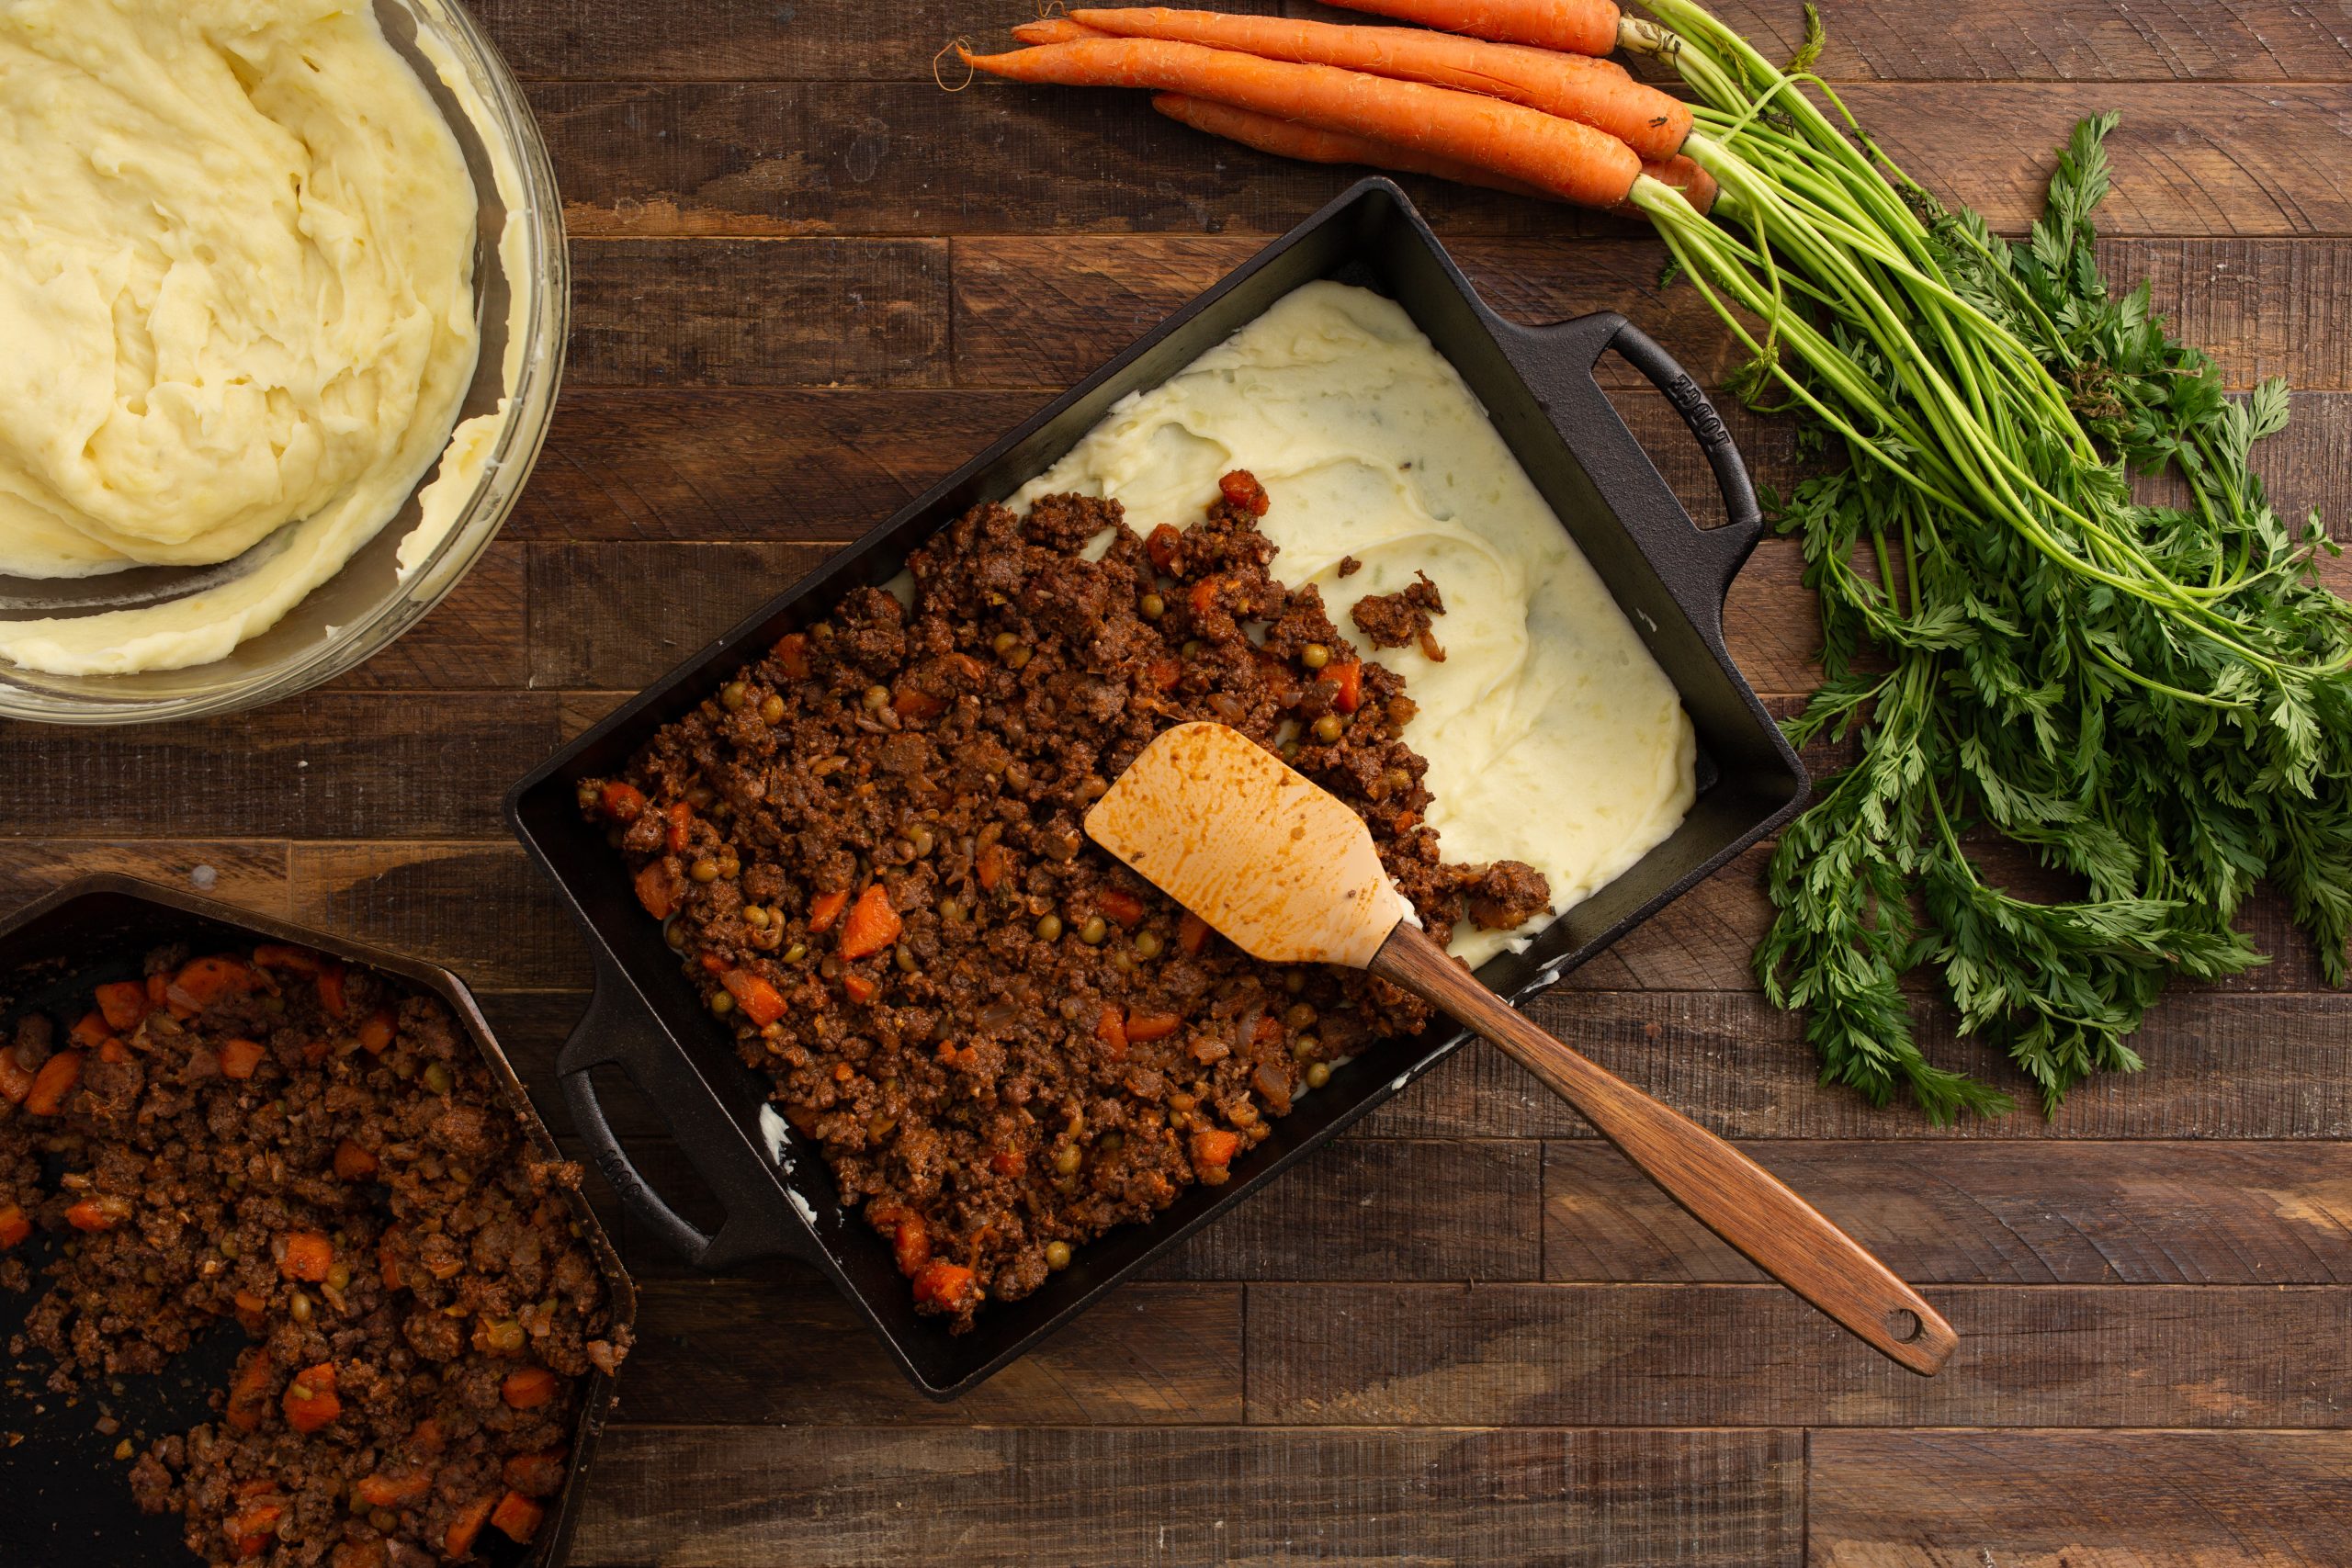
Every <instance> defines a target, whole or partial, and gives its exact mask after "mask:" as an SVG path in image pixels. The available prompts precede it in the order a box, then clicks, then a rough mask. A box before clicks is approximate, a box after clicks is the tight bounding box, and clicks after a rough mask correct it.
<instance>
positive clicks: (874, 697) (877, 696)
mask: <svg viewBox="0 0 2352 1568" xmlns="http://www.w3.org/2000/svg"><path fill="white" fill-rule="evenodd" d="M859 700H860V701H862V702H864V703H865V706H866V709H867V711H869V712H872V713H880V712H881V711H882V710H883V709H884V708H887V707H888V706H889V705H890V688H889V687H888V686H868V687H866V688H865V696H864V697H862V698H861V699H859Z"/></svg>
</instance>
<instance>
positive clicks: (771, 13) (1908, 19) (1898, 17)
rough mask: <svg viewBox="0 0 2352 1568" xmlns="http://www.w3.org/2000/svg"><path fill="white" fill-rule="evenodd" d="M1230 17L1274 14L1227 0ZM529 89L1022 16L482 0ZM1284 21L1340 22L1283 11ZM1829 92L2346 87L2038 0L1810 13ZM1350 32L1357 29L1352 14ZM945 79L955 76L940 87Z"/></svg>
mask: <svg viewBox="0 0 2352 1568" xmlns="http://www.w3.org/2000/svg"><path fill="white" fill-rule="evenodd" d="M1222 8H1223V9H1226V10H1230V11H1278V10H1283V9H1284V7H1283V6H1279V5H1275V4H1273V3H1272V0H1234V3H1233V4H1230V5H1227V6H1223V7H1222ZM475 9H476V11H477V12H478V13H479V14H480V16H481V19H482V21H483V23H484V25H485V26H486V27H488V28H489V29H490V31H491V34H492V37H493V38H495V39H497V41H498V45H499V47H500V49H501V50H503V51H504V52H505V55H506V58H507V60H508V62H510V63H511V64H513V66H514V67H515V70H516V72H517V73H520V74H522V75H523V76H525V77H526V78H530V79H536V80H568V81H629V82H652V81H670V82H760V81H774V82H848V81H904V82H924V83H928V82H930V81H931V62H932V56H933V53H934V52H935V51H937V50H938V49H939V46H940V44H941V43H942V42H943V41H944V40H945V39H948V38H950V37H952V36H954V35H955V34H956V33H959V32H964V33H970V34H973V35H975V36H977V37H983V38H984V37H986V36H989V30H990V29H994V28H1002V27H1010V26H1011V25H1012V23H1014V22H1017V21H1024V20H1026V19H1027V18H1028V17H1029V16H1030V15H1031V14H1032V10H1031V8H1030V7H1029V6H1018V5H1014V6H991V7H978V8H976V7H974V6H969V5H967V4H962V3H960V0H958V3H953V4H950V3H945V0H915V3H914V4H912V5H907V6H889V7H876V6H844V5H839V4H821V3H814V0H801V3H799V4H796V5H777V4H775V0H710V3H709V4H707V5H705V6H701V7H700V8H699V9H698V10H697V11H696V13H695V26H694V27H693V28H691V29H684V28H677V27H675V26H674V25H673V12H672V11H671V10H670V9H669V8H668V7H667V6H663V5H662V4H661V3H660V0H591V3H585V4H575V5H570V6H548V5H545V4H542V3H539V0H481V4H480V5H478V6H476V7H475ZM1288 9H1289V10H1290V11H1291V12H1292V13H1293V14H1295V15H1303V16H1304V15H1312V16H1319V17H1340V16H1342V15H1350V14H1347V13H1340V12H1336V11H1330V10H1328V9H1325V8H1321V7H1317V6H1313V5H1312V4H1311V3H1310V0H1294V3H1293V4H1292V5H1291V6H1289V7H1288ZM1713 10H1714V12H1715V14H1716V15H1717V16H1719V17H1722V18H1723V19H1724V21H1725V22H1727V23H1729V24H1730V25H1731V26H1733V27H1734V28H1738V29H1739V30H1740V31H1741V32H1743V33H1745V34H1746V35H1747V37H1748V38H1750V39H1753V40H1755V43H1756V46H1757V47H1758V49H1760V50H1762V51H1764V52H1765V53H1766V54H1768V55H1770V56H1771V57H1773V58H1774V59H1785V58H1787V57H1788V56H1789V55H1790V54H1791V53H1792V52H1793V51H1795V49H1796V47H1797V45H1798V44H1799V43H1800V42H1802V41H1803V29H1802V27H1801V25H1800V24H1799V23H1798V22H1797V21H1796V20H1795V19H1794V16H1793V13H1792V11H1791V10H1790V8H1789V7H1788V6H1781V5H1778V4H1774V3H1773V0H1726V3H1725V4H1722V5H1718V6H1714V7H1713ZM1821 14H1822V19H1823V21H1824V23H1825V24H1826V27H1827V28H1828V33H1829V47H1828V49H1827V51H1826V52H1825V53H1824V54H1823V56H1822V59H1821V65H1820V69H1821V72H1822V73H1823V74H1824V75H1826V76H1827V77H1828V78H1829V79H1830V80H1832V81H1838V82H1844V81H1852V80H1857V79H1878V80H1889V81H1906V82H1907V81H1948V80H1973V81H1997V82H2040V81H2059V82H2065V81H2092V82H2130V81H2174V80H2179V81H2211V82H2232V81H2249V82H2268V81H2288V82H2323V81H2344V80H2346V79H2347V78H2352V50H2347V48H2346V43H2345V39H2344V35H2343V31H2342V29H2341V28H2332V27H2331V26H2330V25H2329V20H2328V13H2327V12H2326V10H2325V9H2324V7H2315V6H2306V5H2298V4H2295V3H2294V0H2236V3H2233V4H2232V5H2228V6H2216V5H2211V4H2204V3H2200V0H2155V3H2154V4H2148V5H2140V4H2132V3H2130V0H2043V3H2042V4H2040V5H2035V6H1916V5H1906V6H1888V5H1885V4H1883V3H1880V4H1873V3H1871V0H1822V5H1821ZM1351 19H1354V20H1359V21H1360V20H1362V19H1363V17H1361V15H1352V16H1351ZM950 80H953V78H950Z"/></svg>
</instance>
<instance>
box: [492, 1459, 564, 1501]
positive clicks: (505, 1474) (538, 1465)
mask: <svg viewBox="0 0 2352 1568" xmlns="http://www.w3.org/2000/svg"><path fill="white" fill-rule="evenodd" d="M563 1460H564V1451H563V1450H561V1449H548V1450H544V1451H542V1452H539V1453H535V1454H516V1455H515V1456H514V1457H513V1458H512V1459H509V1460H508V1461H506V1463H505V1466H504V1467H503V1469H502V1470H501V1471H500V1472H499V1474H500V1477H501V1479H503V1481H504V1482H505V1483H506V1484H507V1485H509V1486H511V1487H513V1488H514V1489H515V1491H517V1492H520V1493H521V1494H523V1495H524V1496H526V1497H552V1496H554V1495H556V1494H557V1493H559V1492H560V1491H562V1490H563Z"/></svg>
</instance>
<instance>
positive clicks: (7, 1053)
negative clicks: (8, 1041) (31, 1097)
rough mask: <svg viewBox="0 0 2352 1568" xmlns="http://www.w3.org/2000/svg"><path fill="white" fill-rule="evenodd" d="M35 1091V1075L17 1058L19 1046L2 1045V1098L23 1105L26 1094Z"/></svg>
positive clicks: (0, 1061) (0, 1087)
mask: <svg viewBox="0 0 2352 1568" xmlns="http://www.w3.org/2000/svg"><path fill="white" fill-rule="evenodd" d="M32 1091H33V1075H32V1074H31V1073H30V1072H28V1071H27V1070H26V1068H25V1065H24V1063H22V1062H20V1061H18V1060H17V1048H16V1047H15V1046H13V1045H0V1099H5V1100H7V1101H8V1103H9V1104H11V1105H22V1104H23V1103H24V1102H25V1096H27V1095H28V1094H30V1093H32Z"/></svg>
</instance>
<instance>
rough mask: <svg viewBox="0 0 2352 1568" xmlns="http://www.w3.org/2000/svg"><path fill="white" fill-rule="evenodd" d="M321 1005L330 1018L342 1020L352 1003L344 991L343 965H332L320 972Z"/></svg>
mask: <svg viewBox="0 0 2352 1568" xmlns="http://www.w3.org/2000/svg"><path fill="white" fill-rule="evenodd" d="M319 1005H320V1006H321V1007H322V1008H324V1009H326V1010H327V1016H328V1017H330V1018H341V1017H342V1016H343V1014H344V1010H345V1008H347V1007H349V1006H350V1005H351V1004H350V1001H349V998H346V997H345V995H344V991H343V965H342V964H328V965H327V966H326V967H325V968H323V969H322V970H320V971H319Z"/></svg>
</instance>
